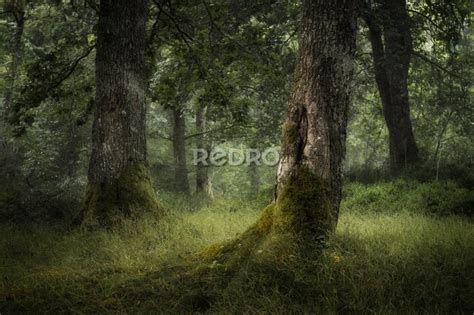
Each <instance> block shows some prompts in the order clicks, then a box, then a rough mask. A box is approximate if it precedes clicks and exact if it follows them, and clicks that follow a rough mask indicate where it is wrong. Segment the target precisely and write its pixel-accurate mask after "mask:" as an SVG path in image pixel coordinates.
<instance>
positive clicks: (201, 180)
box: [196, 106, 209, 194]
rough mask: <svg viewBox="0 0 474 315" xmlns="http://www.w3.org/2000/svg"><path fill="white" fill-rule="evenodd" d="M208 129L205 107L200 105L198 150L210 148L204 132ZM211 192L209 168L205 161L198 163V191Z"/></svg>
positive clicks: (197, 120)
mask: <svg viewBox="0 0 474 315" xmlns="http://www.w3.org/2000/svg"><path fill="white" fill-rule="evenodd" d="M205 129H206V114H205V107H204V106H198V108H197V110H196V132H197V133H198V134H200V135H198V136H197V137H196V149H197V150H209V144H208V141H207V140H208V139H207V138H208V137H207V135H205V134H204V132H205ZM208 192H209V168H208V166H206V165H204V164H203V163H197V164H196V193H198V194H201V193H205V194H207V193H208Z"/></svg>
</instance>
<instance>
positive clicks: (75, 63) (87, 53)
mask: <svg viewBox="0 0 474 315" xmlns="http://www.w3.org/2000/svg"><path fill="white" fill-rule="evenodd" d="M94 48H95V45H93V46H91V47H89V48H88V49H87V50H86V51H85V52H84V53H83V54H82V55H80V56H79V57H78V58H77V59H76V60H74V61H73V62H72V63H71V66H70V67H69V70H68V72H67V73H66V75H65V76H63V77H62V78H60V79H59V80H58V81H57V82H56V83H55V84H54V85H53V86H52V87H51V89H55V88H57V87H58V86H60V85H61V84H62V83H63V82H64V81H65V80H67V79H68V78H69V77H70V76H71V75H72V74H73V73H74V70H76V68H77V66H78V65H79V62H81V60H82V59H84V58H86V57H87V56H89V55H90V53H91V52H92V50H94Z"/></svg>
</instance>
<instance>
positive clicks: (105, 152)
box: [82, 0, 158, 225]
mask: <svg viewBox="0 0 474 315" xmlns="http://www.w3.org/2000/svg"><path fill="white" fill-rule="evenodd" d="M146 21H147V0H135V1H132V2H130V1H126V0H101V2H100V14H99V24H98V34H97V57H96V106H97V107H96V111H95V116H94V123H93V130H92V155H91V159H90V164H89V174H88V179H89V184H88V194H87V202H86V207H85V209H84V212H83V217H82V221H83V222H84V223H95V222H97V221H98V223H100V224H104V225H108V224H110V223H113V222H115V221H116V220H120V219H121V218H123V217H124V216H132V215H136V214H138V213H140V212H142V211H144V210H151V208H155V209H156V208H158V204H157V202H156V197H155V193H154V190H153V188H152V186H151V182H150V178H149V174H148V169H147V163H146V136H145V129H146V121H145V118H146V106H145V88H146V71H145V70H146V68H145V57H144V52H145V46H146V43H145V36H146V28H145V25H146Z"/></svg>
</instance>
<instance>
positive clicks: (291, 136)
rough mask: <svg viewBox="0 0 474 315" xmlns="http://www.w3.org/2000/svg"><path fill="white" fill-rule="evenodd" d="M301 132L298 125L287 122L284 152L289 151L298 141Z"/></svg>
mask: <svg viewBox="0 0 474 315" xmlns="http://www.w3.org/2000/svg"><path fill="white" fill-rule="evenodd" d="M298 138H299V131H298V125H296V124H295V123H293V122H290V121H287V122H285V123H284V124H283V141H282V148H283V151H286V150H289V148H291V147H292V146H293V145H294V143H296V142H297V141H298Z"/></svg>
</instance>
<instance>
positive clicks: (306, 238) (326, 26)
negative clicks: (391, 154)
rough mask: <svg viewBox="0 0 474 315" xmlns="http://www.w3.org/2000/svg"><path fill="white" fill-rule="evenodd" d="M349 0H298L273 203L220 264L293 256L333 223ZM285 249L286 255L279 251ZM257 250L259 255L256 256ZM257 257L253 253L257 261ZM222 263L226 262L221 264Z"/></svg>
mask: <svg viewBox="0 0 474 315" xmlns="http://www.w3.org/2000/svg"><path fill="white" fill-rule="evenodd" d="M355 10H356V8H355V1H347V0H337V1H332V2H328V1H323V0H304V1H303V2H302V22H301V36H300V41H299V43H300V44H299V52H298V59H297V66H296V70H295V71H296V72H295V75H294V83H293V91H292V93H291V96H290V100H289V104H288V112H287V116H286V122H285V124H284V127H283V143H282V150H283V156H282V159H281V162H280V165H279V169H278V174H277V184H276V194H275V195H276V196H275V200H274V201H273V202H272V203H271V204H270V205H269V206H267V207H266V208H265V210H264V211H263V214H262V216H261V217H260V219H259V220H258V221H257V223H256V224H255V225H254V226H252V227H250V228H249V229H248V230H247V231H246V232H245V233H244V234H243V235H242V236H240V237H239V238H238V239H237V240H235V241H234V242H230V243H228V244H226V245H224V246H222V247H220V248H219V249H218V251H217V255H215V248H213V251H212V253H213V254H212V255H211V256H210V257H211V258H210V259H211V260H216V261H217V265H219V264H221V263H222V265H224V266H225V268H228V263H236V262H237V263H238V262H239V261H240V259H245V257H248V256H249V255H254V253H259V252H260V253H262V252H264V251H265V252H268V253H270V255H278V256H281V255H284V254H285V253H286V254H289V252H292V253H294V251H295V250H296V248H297V247H298V246H295V245H297V244H302V245H303V246H314V245H315V244H319V241H321V240H323V239H325V238H326V236H327V234H328V232H330V231H334V229H335V227H336V222H337V217H338V212H339V203H340V200H341V188H342V166H343V160H344V154H345V140H346V125H347V113H348V108H349V103H350V100H351V93H350V92H351V82H352V77H353V60H354V55H355V37H356V12H355ZM285 251H286V252H285ZM262 255H263V254H262ZM259 259H260V258H259ZM226 265H227V266H226Z"/></svg>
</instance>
